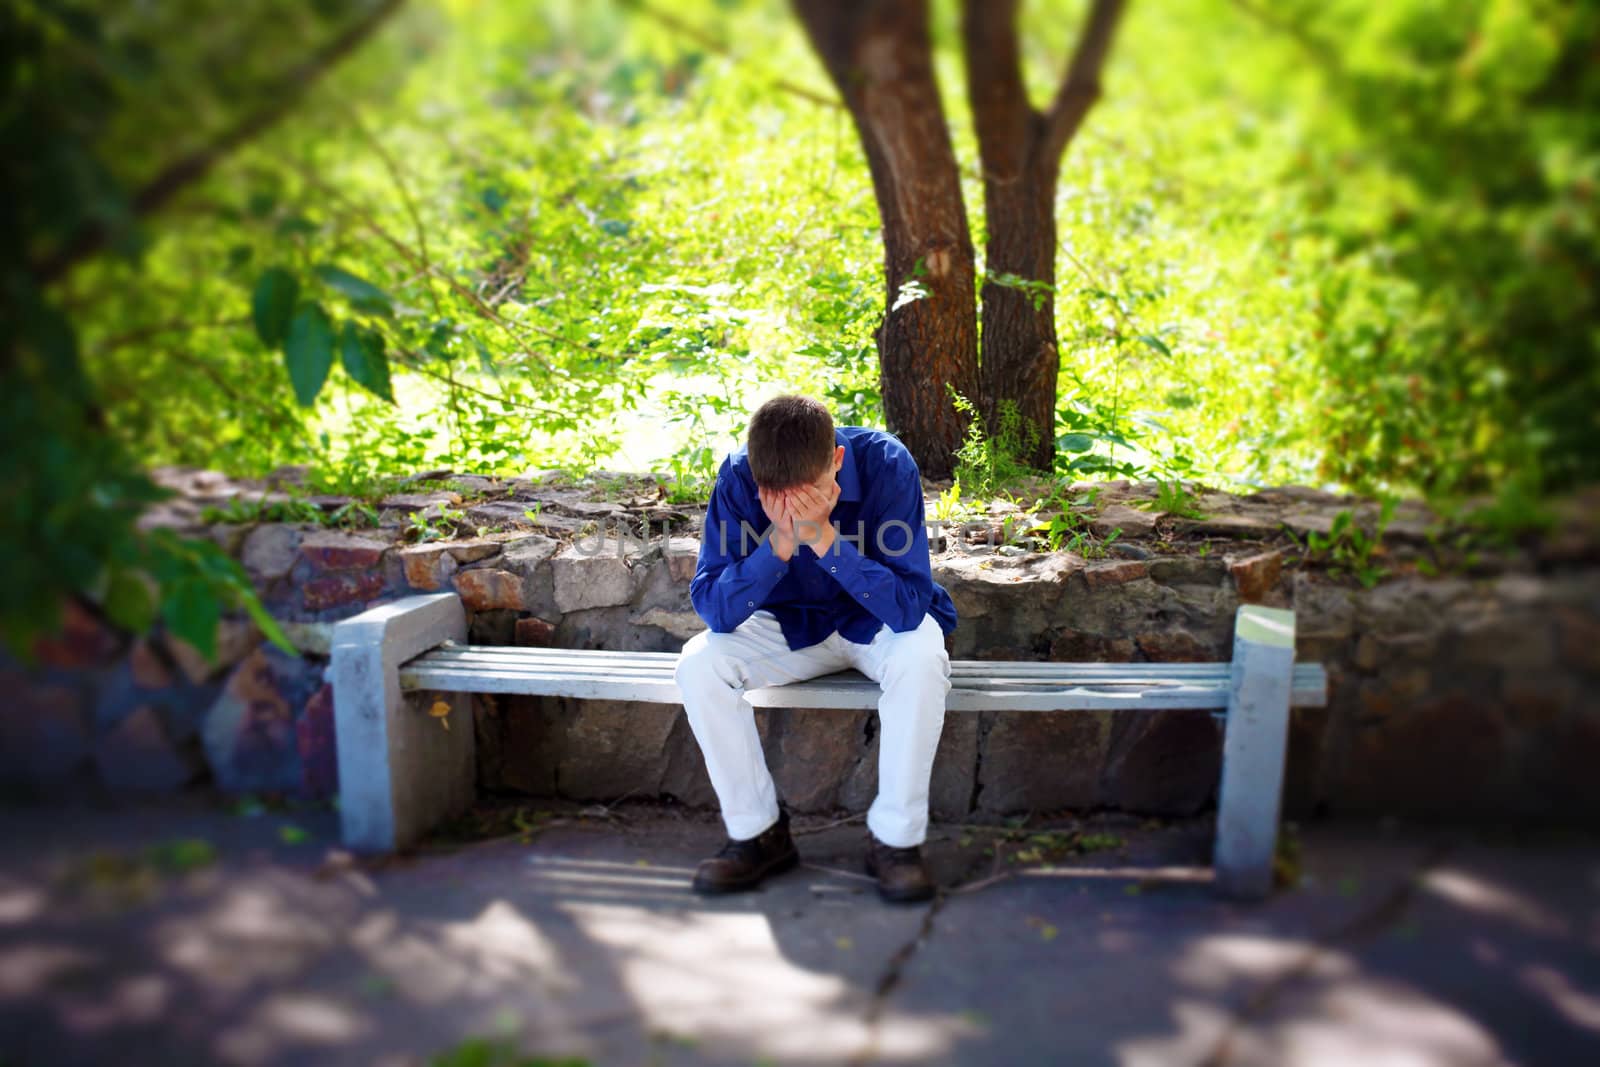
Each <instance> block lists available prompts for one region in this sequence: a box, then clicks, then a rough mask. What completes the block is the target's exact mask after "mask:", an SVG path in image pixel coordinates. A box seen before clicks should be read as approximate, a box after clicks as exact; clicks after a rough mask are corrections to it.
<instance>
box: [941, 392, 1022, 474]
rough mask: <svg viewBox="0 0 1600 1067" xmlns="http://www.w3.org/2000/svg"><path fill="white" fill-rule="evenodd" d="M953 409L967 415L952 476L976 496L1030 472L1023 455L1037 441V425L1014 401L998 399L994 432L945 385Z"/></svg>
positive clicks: (956, 393)
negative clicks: (1025, 416) (1025, 415)
mask: <svg viewBox="0 0 1600 1067" xmlns="http://www.w3.org/2000/svg"><path fill="white" fill-rule="evenodd" d="M945 388H946V390H948V391H949V394H950V402H951V404H952V405H954V406H955V409H956V411H958V412H959V413H961V414H962V415H965V416H966V417H967V437H966V440H965V441H963V442H962V444H961V447H960V448H958V449H956V480H957V481H959V482H962V483H964V484H966V485H967V486H969V487H970V488H971V489H972V491H973V492H975V493H977V494H978V495H979V496H987V495H989V494H990V493H992V492H994V491H996V490H998V489H1000V488H1003V487H1005V486H1007V485H1009V484H1011V483H1013V482H1015V481H1017V480H1018V479H1020V478H1024V477H1027V476H1029V475H1031V474H1032V473H1033V470H1032V468H1031V467H1029V466H1028V464H1027V461H1026V457H1027V456H1028V454H1029V452H1030V451H1031V450H1032V449H1033V447H1034V445H1035V444H1036V443H1037V442H1038V429H1037V427H1035V426H1034V425H1033V423H1031V422H1028V421H1026V420H1024V419H1023V417H1022V413H1021V412H1020V411H1018V410H1017V405H1016V404H1015V403H1014V402H1011V401H1002V402H1001V405H1000V411H999V426H998V427H997V429H996V431H995V434H994V436H992V437H991V436H989V435H987V434H986V433H985V432H984V429H983V417H982V415H980V414H979V412H978V409H977V408H976V407H975V406H974V405H973V403H972V402H971V401H970V400H968V399H967V398H966V397H964V396H962V395H961V394H960V393H958V392H956V389H955V386H953V385H949V384H948V383H947V384H946V385H945Z"/></svg>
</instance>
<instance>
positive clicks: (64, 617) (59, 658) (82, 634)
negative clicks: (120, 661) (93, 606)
mask: <svg viewBox="0 0 1600 1067" xmlns="http://www.w3.org/2000/svg"><path fill="white" fill-rule="evenodd" d="M121 651H122V635H121V634H119V633H118V632H117V631H116V629H115V628H113V627H112V626H110V625H109V624H107V623H105V622H102V621H101V620H100V618H99V617H98V616H97V615H95V614H94V613H93V612H92V611H90V610H89V609H88V608H86V607H84V606H83V604H81V603H79V602H78V601H77V600H76V599H74V598H69V599H68V600H67V601H65V602H64V603H63V604H62V606H61V626H60V627H59V628H58V629H57V630H56V632H55V633H53V634H49V635H47V636H44V637H40V638H38V639H36V640H35V641H34V643H33V654H34V656H35V658H37V659H38V661H39V662H40V663H41V664H43V665H44V666H46V667H58V668H61V669H63V670H85V669H88V668H90V667H97V666H102V665H104V664H106V663H109V662H111V661H112V660H113V659H115V658H116V656H117V655H118V654H119V653H120V652H121Z"/></svg>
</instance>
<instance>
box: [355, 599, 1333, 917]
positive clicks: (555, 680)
mask: <svg viewBox="0 0 1600 1067" xmlns="http://www.w3.org/2000/svg"><path fill="white" fill-rule="evenodd" d="M677 658H678V657H677V654H676V653H670V652H610V651H600V650H584V649H556V648H521V647H501V646H486V645H471V644H468V643H467V621H466V614H465V611H464V609H463V608H462V605H461V600H460V598H459V597H458V596H457V595H456V594H454V593H436V594H428V595H423V596H412V597H407V598H405V599H402V600H397V601H394V602H393V603H389V604H384V605H381V606H379V607H376V608H372V609H371V610H369V611H366V612H364V613H362V614H360V615H357V616H355V617H354V618H351V619H348V620H346V621H344V622H341V623H339V624H338V625H337V626H335V627H334V636H333V649H332V667H331V672H332V675H333V704H334V720H335V729H336V734H337V741H338V758H339V782H340V815H341V819H342V821H343V834H344V841H345V844H346V845H347V846H348V847H349V848H351V849H354V850H357V851H363V852H389V851H394V850H396V849H403V848H406V847H409V846H410V845H412V844H414V843H416V842H417V840H418V839H419V838H421V837H422V835H423V834H425V833H426V832H427V831H428V830H429V829H431V828H432V827H433V826H434V825H436V824H437V823H438V822H439V821H440V820H442V819H445V818H448V817H449V816H451V815H454V814H457V813H459V812H461V811H463V810H465V809H466V808H467V807H468V806H469V805H470V804H471V803H472V801H473V795H474V787H475V779H476V766H475V762H474V747H473V746H474V740H473V720H472V709H471V705H470V698H469V696H468V694H471V693H507V694H522V695H528V696H562V697H578V698H591V699H596V700H628V701H647V702H654V703H664V704H677V703H680V702H681V697H680V695H679V693H678V687H677V683H676V682H675V681H674V680H673V667H674V665H675V663H676V662H677ZM950 669H951V676H952V683H953V684H952V686H951V689H950V692H949V695H948V697H947V704H946V707H947V709H948V710H950V711H955V712H964V711H1015V712H1052V711H1103V710H1111V709H1118V708H1207V709H1212V710H1213V712H1214V713H1215V714H1217V715H1219V716H1220V717H1221V718H1222V720H1223V724H1224V725H1223V761H1222V782H1221V786H1220V791H1219V800H1218V810H1217V831H1216V844H1215V850H1214V856H1213V863H1214V865H1215V872H1216V877H1215V882H1216V886H1217V888H1218V889H1219V890H1220V891H1221V892H1223V893H1225V894H1227V895H1230V896H1236V897H1261V896H1264V895H1266V893H1267V892H1268V891H1269V890H1270V889H1271V886H1272V865H1273V854H1274V851H1275V849H1276V844H1277V834H1278V808H1279V798H1280V795H1281V792H1282V784H1283V769H1284V753H1285V748H1286V744H1287V737H1288V725H1289V709H1290V708H1291V707H1295V706H1314V707H1321V706H1324V705H1325V704H1326V703H1327V675H1326V672H1325V671H1324V670H1323V668H1322V666H1321V665H1319V664H1314V663H1296V662H1295V661H1294V614H1293V612H1290V611H1284V610H1280V609H1275V608H1265V607H1257V606H1252V605H1246V606H1242V607H1240V608H1239V610H1238V614H1237V616H1236V620H1235V626H1234V644H1233V660H1232V662H1228V663H1033V662H1027V663H1023V662H997V661H989V660H953V661H951V664H950ZM745 695H746V697H747V698H748V699H749V701H750V703H751V704H752V705H753V706H755V707H765V708H779V707H805V708H853V709H868V710H870V709H873V708H875V707H876V706H877V698H878V687H877V684H876V683H874V682H872V681H870V680H869V679H867V678H865V677H863V676H862V675H860V674H858V673H857V672H855V671H842V672H840V673H838V674H831V675H827V676H825V677H821V678H816V679H812V680H810V681H805V682H800V683H796V684H793V685H785V686H771V687H767V688H763V689H754V690H750V691H749V692H747V693H746V694H745ZM441 704H442V705H444V706H443V707H441ZM441 717H444V718H445V720H446V721H445V723H444V725H443V727H441V723H440V722H439V721H438V720H439V718H441ZM452 720H453V725H452Z"/></svg>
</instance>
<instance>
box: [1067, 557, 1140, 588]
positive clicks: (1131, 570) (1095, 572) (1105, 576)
mask: <svg viewBox="0 0 1600 1067" xmlns="http://www.w3.org/2000/svg"><path fill="white" fill-rule="evenodd" d="M1150 567H1151V564H1150V563H1149V562H1147V561H1145V560H1139V559H1129V560H1119V561H1118V562H1116V563H1091V564H1089V565H1088V566H1087V567H1085V568H1084V569H1083V577H1084V580H1085V581H1086V582H1088V583H1089V588H1090V589H1107V588H1111V587H1114V586H1118V585H1125V584H1126V583H1128V582H1131V581H1135V580H1137V579H1139V578H1148V577H1149V576H1150Z"/></svg>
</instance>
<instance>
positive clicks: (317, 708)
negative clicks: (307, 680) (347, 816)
mask: <svg viewBox="0 0 1600 1067" xmlns="http://www.w3.org/2000/svg"><path fill="white" fill-rule="evenodd" d="M294 737H295V751H296V752H297V753H298V754H299V757H300V790H299V792H300V794H301V795H302V796H308V797H315V798H317V799H326V798H327V797H331V796H334V795H336V794H337V793H338V792H339V753H338V748H337V741H336V739H335V731H334V720H333V686H332V684H330V683H326V682H325V683H323V684H322V685H321V686H319V687H318V688H317V691H316V692H315V693H312V694H311V699H309V700H307V701H306V703H305V707H304V708H303V709H302V710H301V712H300V717H299V718H298V719H296V720H295V724H294Z"/></svg>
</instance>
